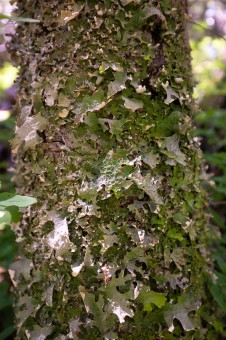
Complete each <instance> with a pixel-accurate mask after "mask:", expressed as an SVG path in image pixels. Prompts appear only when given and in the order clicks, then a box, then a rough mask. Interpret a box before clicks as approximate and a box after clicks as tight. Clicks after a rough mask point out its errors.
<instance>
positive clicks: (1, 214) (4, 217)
mask: <svg viewBox="0 0 226 340" xmlns="http://www.w3.org/2000/svg"><path fill="white" fill-rule="evenodd" d="M10 222H11V214H10V213H9V212H8V211H6V210H5V211H0V226H1V224H10Z"/></svg>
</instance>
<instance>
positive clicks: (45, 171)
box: [11, 0, 207, 340]
mask: <svg viewBox="0 0 226 340" xmlns="http://www.w3.org/2000/svg"><path fill="white" fill-rule="evenodd" d="M17 4H18V15H20V16H24V17H31V18H35V19H39V20H40V24H24V25H20V26H19V27H18V29H17V35H16V37H14V40H13V44H12V46H11V49H12V52H13V49H14V50H15V51H16V56H17V59H18V60H17V62H18V63H19V64H20V67H21V68H20V80H19V87H20V90H19V98H18V110H19V112H20V113H19V117H18V122H17V130H16V136H15V139H14V141H13V149H14V153H17V159H18V161H17V170H18V173H17V176H16V181H17V184H18V187H19V189H20V192H21V193H26V194H30V195H32V196H34V197H36V198H37V199H38V203H37V204H36V206H35V207H32V208H31V209H30V211H29V212H28V213H27V214H26V215H24V220H23V223H22V225H21V228H20V231H19V237H20V241H21V248H22V254H23V255H22V256H21V258H20V259H19V260H18V261H17V262H16V263H15V264H14V265H13V268H12V271H13V272H14V270H15V275H16V279H17V280H18V281H19V283H18V286H17V287H18V301H17V306H16V310H17V325H18V335H17V339H26V338H28V339H41V338H40V336H41V334H42V339H62V340H63V339H86V340H89V339H90V340H93V339H106V340H107V339H128V340H129V339H174V338H175V339H182V338H183V339H206V337H205V330H204V328H205V326H203V324H202V319H201V317H200V310H202V304H203V299H205V288H204V283H205V280H206V276H207V274H206V272H207V269H206V268H207V265H206V263H207V258H206V254H205V248H204V246H203V244H204V241H203V240H204V234H205V232H206V216H205V195H204V193H203V189H202V187H201V183H200V177H201V168H200V152H199V147H198V145H197V142H196V140H195V139H194V138H193V134H192V127H191V118H192V116H193V114H194V112H195V105H194V103H193V100H192V82H191V67H190V56H189V46H188V42H187V38H186V30H185V26H186V20H187V14H186V1H181V0H158V1H157V0H156V1H155V0H150V1H144V0H101V1H92V0H88V1H76V2H73V1H72V2H67V1H63V0H62V1H61V0H51V1H44V0H33V1H30V0H19V1H18V2H17ZM190 312H191V313H190Z"/></svg>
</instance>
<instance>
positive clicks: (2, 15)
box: [0, 13, 40, 23]
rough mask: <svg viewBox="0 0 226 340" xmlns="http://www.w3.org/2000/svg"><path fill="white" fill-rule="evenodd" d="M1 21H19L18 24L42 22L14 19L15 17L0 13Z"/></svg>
mask: <svg viewBox="0 0 226 340" xmlns="http://www.w3.org/2000/svg"><path fill="white" fill-rule="evenodd" d="M0 19H8V20H13V21H17V22H30V23H38V22H40V20H36V19H31V18H22V17H14V16H9V15H6V14H3V13H0Z"/></svg>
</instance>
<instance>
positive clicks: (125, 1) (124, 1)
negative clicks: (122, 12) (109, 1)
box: [120, 0, 141, 6]
mask: <svg viewBox="0 0 226 340" xmlns="http://www.w3.org/2000/svg"><path fill="white" fill-rule="evenodd" d="M120 1H121V4H122V6H126V5H128V4H130V3H131V2H133V3H135V4H140V2H141V0H120Z"/></svg>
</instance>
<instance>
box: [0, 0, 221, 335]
mask: <svg viewBox="0 0 226 340" xmlns="http://www.w3.org/2000/svg"><path fill="white" fill-rule="evenodd" d="M189 5H190V13H191V15H192V17H191V20H190V22H189V32H190V41H191V48H192V66H193V73H194V84H195V90H194V97H195V98H196V99H197V102H198V104H199V107H200V112H199V113H198V114H197V116H196V118H195V120H196V126H197V130H196V134H197V136H199V137H201V138H200V144H201V148H202V150H203V153H204V157H205V160H206V172H207V175H208V176H209V184H208V188H207V190H208V191H209V193H210V195H209V197H210V202H209V204H210V214H211V218H210V223H211V230H212V231H215V236H214V238H213V239H212V240H211V241H210V243H209V248H210V250H211V252H212V254H213V258H214V260H215V281H214V283H213V282H210V283H209V289H210V293H211V294H212V296H213V299H214V301H215V303H216V307H217V308H216V311H217V312H216V315H215V319H213V320H212V321H211V322H212V324H213V327H214V329H215V330H216V332H217V334H219V337H218V338H219V339H226V133H225V132H226V63H225V62H226V0H215V1H207V0H195V1H194V0H189ZM11 10H12V8H11V6H10V5H9V2H8V0H1V3H0V13H4V14H8V15H10V13H11ZM14 29H15V24H14V23H13V22H8V21H7V20H0V181H1V182H2V188H1V191H10V192H13V191H15V189H14V185H13V182H12V181H11V178H12V176H13V171H14V169H13V160H12V157H11V153H10V146H9V140H10V139H11V138H12V136H13V129H14V121H15V117H14V113H12V107H13V105H14V103H15V98H16V86H15V84H14V80H15V79H16V75H17V69H16V67H14V66H13V65H12V63H11V61H10V56H9V55H8V53H7V50H6V42H7V41H9V40H10V34H13V32H14ZM5 41H6V42H5ZM213 234H214V233H213ZM15 256H16V244H15V237H14V234H13V232H12V231H11V230H10V228H8V227H5V228H3V229H0V340H4V339H13V338H14V326H13V311H12V296H11V293H10V290H11V281H10V279H9V275H8V272H7V269H8V267H9V264H10V263H11V262H12V261H13V259H14V258H15ZM208 339H211V340H212V339H213V340H215V339H214V338H211V334H210V335H209V336H208Z"/></svg>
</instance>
